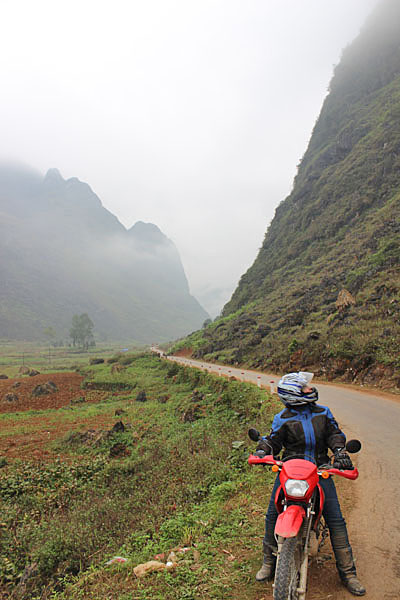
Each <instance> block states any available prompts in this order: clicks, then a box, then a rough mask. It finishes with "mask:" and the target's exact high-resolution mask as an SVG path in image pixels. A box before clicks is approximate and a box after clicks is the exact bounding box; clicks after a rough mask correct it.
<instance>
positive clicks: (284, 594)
mask: <svg viewBox="0 0 400 600" xmlns="http://www.w3.org/2000/svg"><path fill="white" fill-rule="evenodd" d="M298 543H299V540H298V538H297V537H294V538H286V539H285V540H284V541H283V544H282V549H281V552H280V554H279V559H278V563H277V565H276V572H275V582H274V584H275V585H274V600H297V598H298V593H297V586H298V581H299V573H300V560H299V557H298V556H296V554H297V552H296V551H297V547H298Z"/></svg>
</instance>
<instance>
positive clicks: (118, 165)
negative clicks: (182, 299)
mask: <svg viewBox="0 0 400 600" xmlns="http://www.w3.org/2000/svg"><path fill="white" fill-rule="evenodd" d="M375 4H376V0H249V1H245V0H145V1H143V0H140V1H137V0H126V1H123V0H114V1H113V2H111V1H110V0H108V1H99V0H96V1H93V0H85V1H83V2H82V1H81V0H80V1H79V2H78V1H77V0H68V1H67V0H36V1H35V2H32V1H31V0H2V2H1V3H0V74H1V84H2V86H1V87H2V91H1V95H0V108H1V111H0V130H1V138H0V139H1V148H0V158H10V159H17V160H21V161H23V162H25V163H27V164H29V165H32V166H33V167H36V168H38V169H40V170H41V171H42V172H43V173H44V172H45V171H46V170H47V169H48V168H49V167H57V168H59V169H60V171H61V173H62V175H63V176H64V177H72V176H76V177H79V179H80V180H82V181H86V182H87V183H89V184H90V186H91V187H92V188H93V190H94V191H95V192H96V193H97V194H98V196H99V197H100V199H101V201H102V203H103V204H104V206H106V207H107V208H108V209H109V210H110V211H111V212H113V213H114V214H115V215H117V217H118V218H119V219H120V221H121V222H122V223H123V224H124V225H125V226H127V227H131V226H132V224H133V223H134V222H136V221H137V220H143V221H145V222H153V223H155V224H157V225H158V226H159V227H160V229H161V230H162V231H163V232H164V233H165V234H166V235H167V236H168V237H170V238H171V239H172V240H173V241H174V242H175V244H176V245H177V247H178V250H179V252H180V254H181V257H182V261H183V264H184V267H185V270H186V274H187V276H188V279H189V283H190V288H191V292H192V293H193V294H194V295H195V296H196V297H197V298H198V299H199V300H200V301H201V302H202V303H203V305H204V306H205V308H206V309H207V310H209V312H210V313H211V314H212V315H215V314H216V313H217V312H218V311H219V310H220V309H221V308H222V305H223V303H224V302H225V301H226V300H227V299H229V297H230V295H231V293H232V291H233V290H234V288H235V286H236V284H237V282H238V279H239V277H240V276H241V274H242V273H243V272H244V271H245V270H246V269H247V268H248V267H249V266H250V264H251V263H252V262H253V260H254V258H255V256H256V254H257V250H258V248H259V247H260V245H261V243H262V239H263V236H264V233H265V231H266V228H267V226H268V224H269V222H270V220H271V218H272V217H273V213H274V210H275V208H276V206H277V205H278V204H279V202H280V201H282V200H283V199H284V198H285V196H286V195H287V194H288V193H289V191H290V189H291V185H292V181H293V177H294V175H295V172H296V165H297V164H298V162H299V160H300V158H301V156H302V154H303V153H304V151H305V149H306V145H307V141H308V139H309V137H310V134H311V131H312V127H313V125H314V123H315V120H316V118H317V116H318V113H319V110H320V108H321V105H322V102H323V99H324V96H325V95H326V91H327V87H328V83H329V80H330V78H331V75H332V71H333V65H334V64H335V63H337V62H338V61H339V60H340V55H341V50H342V49H343V47H345V46H346V45H347V44H348V43H349V42H350V41H351V40H352V39H353V38H354V37H355V36H356V35H357V34H358V31H359V29H360V27H361V26H362V24H363V22H364V20H365V18H366V16H367V14H368V13H369V12H370V11H371V8H372V7H373V6H374V5H375Z"/></svg>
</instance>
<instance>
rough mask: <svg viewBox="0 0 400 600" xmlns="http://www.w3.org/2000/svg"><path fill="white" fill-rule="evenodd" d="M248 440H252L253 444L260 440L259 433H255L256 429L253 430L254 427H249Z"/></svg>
mask: <svg viewBox="0 0 400 600" xmlns="http://www.w3.org/2000/svg"><path fill="white" fill-rule="evenodd" d="M249 438H250V439H251V440H253V442H258V440H259V439H260V432H259V431H257V429H254V427H250V429H249Z"/></svg>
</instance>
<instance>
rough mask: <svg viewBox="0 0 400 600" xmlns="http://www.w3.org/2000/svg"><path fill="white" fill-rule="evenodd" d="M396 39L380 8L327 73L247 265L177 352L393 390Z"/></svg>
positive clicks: (393, 21)
mask: <svg viewBox="0 0 400 600" xmlns="http://www.w3.org/2000/svg"><path fill="white" fill-rule="evenodd" d="M399 40H400V3H399V2H397V1H395V0H385V1H384V2H382V3H381V4H380V5H379V7H378V8H377V9H376V11H375V13H374V14H373V15H372V16H371V17H370V18H369V20H368V21H367V23H366V24H365V26H364V28H363V29H362V31H361V33H360V35H359V37H358V38H357V39H356V40H355V41H354V42H353V43H352V44H351V45H350V46H349V47H347V48H346V49H345V50H344V52H343V56H342V60H341V61H340V63H339V64H338V65H337V66H336V68H335V71H334V75H333V78H332V81H331V84H330V89H329V93H328V96H327V98H326V100H325V102H324V104H323V107H322V110H321V113H320V116H319V118H318V120H317V122H316V125H315V127H314V131H313V133H312V137H311V140H310V143H309V146H308V148H307V151H306V153H305V154H304V157H303V159H302V161H301V163H300V165H299V168H298V174H297V176H296V178H295V181H294V186H293V190H292V192H291V194H290V195H289V196H288V197H287V198H286V200H284V201H283V202H282V203H281V204H280V206H279V207H278V208H277V210H276V213H275V217H274V219H273V221H272V223H271V225H270V227H269V229H268V231H267V233H266V236H265V239H264V242H263V244H262V247H261V249H260V251H259V254H258V256H257V258H256V260H255V262H254V264H253V265H252V266H251V268H250V269H249V270H248V271H247V273H245V274H244V275H243V276H242V278H241V280H240V282H239V285H238V287H237V289H236V291H235V293H234V294H233V297H232V299H231V300H230V302H229V303H228V304H227V305H226V306H225V308H224V310H223V314H222V318H220V319H219V320H217V321H215V322H214V323H213V324H211V325H210V326H209V327H208V328H207V329H206V330H205V331H203V332H199V333H197V334H195V335H194V336H192V338H190V339H189V340H187V341H185V342H184V343H183V344H184V345H186V346H188V347H191V348H192V349H193V350H194V353H195V355H197V356H202V357H207V358H208V359H211V360H219V361H225V362H232V363H236V362H237V363H241V364H247V365H250V366H254V367H259V368H263V369H275V370H287V369H292V368H293V369H294V368H299V367H302V368H305V367H307V369H313V370H315V371H316V372H317V373H320V374H325V375H327V376H331V377H341V378H343V379H345V380H349V381H352V380H356V381H359V382H367V383H375V382H378V381H385V382H386V384H387V385H388V386H389V387H395V386H397V387H400V373H399V367H400V295H399V290H400V274H399V262H400V248H399V240H400V43H399ZM289 143H290V140H288V144H289Z"/></svg>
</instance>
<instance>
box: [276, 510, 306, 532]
mask: <svg viewBox="0 0 400 600" xmlns="http://www.w3.org/2000/svg"><path fill="white" fill-rule="evenodd" d="M305 514H306V512H305V510H304V508H303V507H302V506H298V505H297V504H291V505H290V506H288V507H287V509H286V510H285V511H283V512H281V514H280V515H279V516H278V520H277V521H276V525H275V534H276V535H280V536H281V537H284V538H290V537H296V535H297V534H298V533H299V531H300V527H301V525H302V523H303V519H304V517H305Z"/></svg>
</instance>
